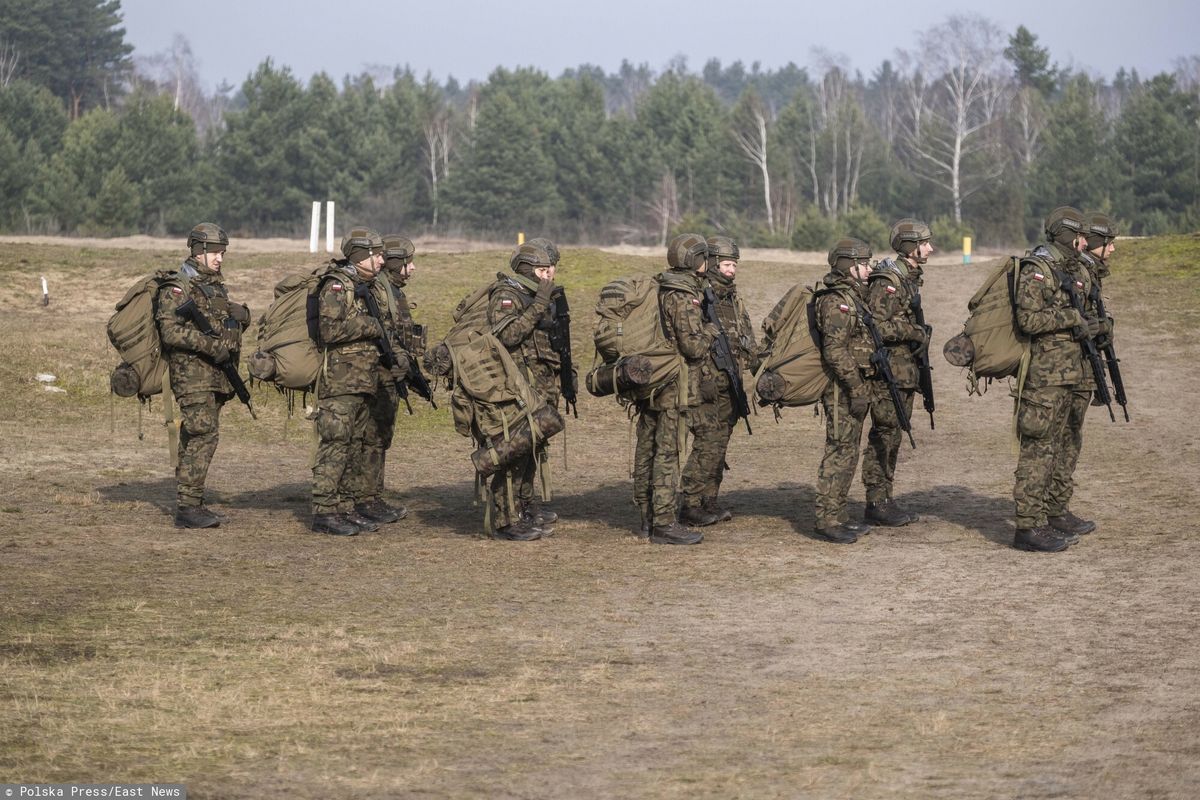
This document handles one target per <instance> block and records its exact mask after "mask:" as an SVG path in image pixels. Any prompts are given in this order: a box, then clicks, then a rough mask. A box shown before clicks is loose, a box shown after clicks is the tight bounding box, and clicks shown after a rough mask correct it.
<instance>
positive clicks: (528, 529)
mask: <svg viewBox="0 0 1200 800" xmlns="http://www.w3.org/2000/svg"><path fill="white" fill-rule="evenodd" d="M542 535H543V531H542V529H541V528H539V527H537V526H535V525H531V524H529V523H528V522H523V521H521V520H517V521H516V522H514V523H513V524H512V525H503V526H501V527H499V528H496V532H495V533H493V534H492V538H493V539H502V540H504V541H506V542H532V541H534V540H535V539H540V538H542Z"/></svg>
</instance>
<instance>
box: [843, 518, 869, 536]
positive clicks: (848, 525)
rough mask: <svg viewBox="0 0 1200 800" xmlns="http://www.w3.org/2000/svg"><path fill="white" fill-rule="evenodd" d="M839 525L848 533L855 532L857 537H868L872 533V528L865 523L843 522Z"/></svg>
mask: <svg viewBox="0 0 1200 800" xmlns="http://www.w3.org/2000/svg"><path fill="white" fill-rule="evenodd" d="M839 524H840V525H841V526H842V527H843V528H845V529H846V530H848V531H854V535H855V536H866V535H867V534H868V533H870V532H871V526H870V525H868V524H867V523H865V522H852V521H850V520H843V521H842V522H841V523H839Z"/></svg>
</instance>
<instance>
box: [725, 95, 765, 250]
mask: <svg viewBox="0 0 1200 800" xmlns="http://www.w3.org/2000/svg"><path fill="white" fill-rule="evenodd" d="M733 138H734V140H735V141H736V142H737V143H738V147H740V148H741V150H742V155H744V156H745V157H746V160H747V161H749V162H750V163H751V164H753V165H754V166H756V167H758V170H759V172H760V173H761V174H762V182H763V205H764V206H765V207H766V209H767V230H768V231H770V232H771V233H772V234H773V233H775V216H774V209H773V207H772V205H771V171H770V168H769V166H768V164H767V109H766V107H765V106H764V105H763V102H762V99H761V98H760V97H759V96H758V93H757V92H755V91H754V90H753V89H750V90H748V91H747V92H746V94H745V95H743V97H742V100H741V101H740V102H739V103H738V105H737V108H735V109H734V112H733Z"/></svg>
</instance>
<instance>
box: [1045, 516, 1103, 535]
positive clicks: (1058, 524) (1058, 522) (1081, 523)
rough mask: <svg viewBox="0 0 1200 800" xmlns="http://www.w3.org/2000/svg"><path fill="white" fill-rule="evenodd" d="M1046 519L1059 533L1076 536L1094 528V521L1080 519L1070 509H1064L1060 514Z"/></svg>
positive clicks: (1089, 531)
mask: <svg viewBox="0 0 1200 800" xmlns="http://www.w3.org/2000/svg"><path fill="white" fill-rule="evenodd" d="M1046 521H1047V522H1049V523H1050V527H1051V528H1054V530H1056V531H1058V532H1059V533H1069V534H1074V535H1075V536H1077V537H1078V536H1083V535H1084V534H1086V533H1091V532H1092V531H1094V530H1096V523H1094V522H1092V521H1091V520H1090V519H1080V518H1079V517H1077V516H1075V515H1074V514H1072V513H1071V512H1070V511H1064V512H1063V513H1061V514H1058V515H1056V516H1053V517H1050V518H1049V519H1047V520H1046Z"/></svg>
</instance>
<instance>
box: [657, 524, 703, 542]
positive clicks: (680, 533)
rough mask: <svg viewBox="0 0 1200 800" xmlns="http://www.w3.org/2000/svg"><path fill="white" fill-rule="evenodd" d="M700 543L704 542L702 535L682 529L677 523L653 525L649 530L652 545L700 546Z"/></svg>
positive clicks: (689, 529)
mask: <svg viewBox="0 0 1200 800" xmlns="http://www.w3.org/2000/svg"><path fill="white" fill-rule="evenodd" d="M702 541H704V534H703V533H701V532H700V531H694V530H692V529H691V528H687V527H684V526H683V525H681V524H679V523H678V522H672V523H671V524H670V525H655V526H653V527H651V528H650V542H651V543H652V544H700V543H701V542H702Z"/></svg>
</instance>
